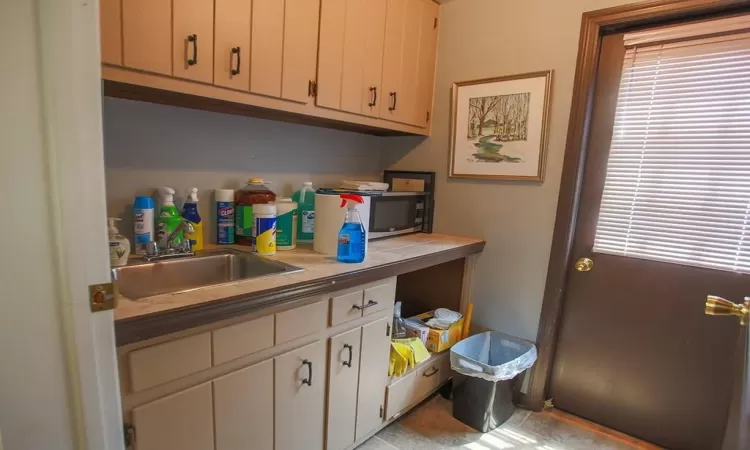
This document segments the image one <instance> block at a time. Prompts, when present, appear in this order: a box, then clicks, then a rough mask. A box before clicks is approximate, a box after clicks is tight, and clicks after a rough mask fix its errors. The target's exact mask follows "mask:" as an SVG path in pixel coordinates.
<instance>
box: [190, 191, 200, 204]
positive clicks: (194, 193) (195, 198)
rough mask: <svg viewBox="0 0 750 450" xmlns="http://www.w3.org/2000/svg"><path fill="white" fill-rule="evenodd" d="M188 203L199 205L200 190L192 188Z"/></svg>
mask: <svg viewBox="0 0 750 450" xmlns="http://www.w3.org/2000/svg"><path fill="white" fill-rule="evenodd" d="M188 201H190V202H193V203H198V188H191V189H190V194H188Z"/></svg>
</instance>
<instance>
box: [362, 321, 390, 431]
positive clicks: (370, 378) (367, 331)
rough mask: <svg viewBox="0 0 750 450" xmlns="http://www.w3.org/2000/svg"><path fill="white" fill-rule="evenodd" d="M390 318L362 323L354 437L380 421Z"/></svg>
mask: <svg viewBox="0 0 750 450" xmlns="http://www.w3.org/2000/svg"><path fill="white" fill-rule="evenodd" d="M390 320H391V319H390V317H384V318H382V319H379V320H376V321H375V322H372V323H370V324H368V325H365V326H364V327H362V351H361V356H360V365H359V394H358V398H357V433H356V438H357V439H360V438H362V437H364V436H365V435H367V434H368V433H369V432H371V431H372V430H374V429H375V428H377V427H378V426H380V425H381V424H382V423H383V419H384V407H385V389H386V386H387V385H388V362H389V355H390V348H391V337H390V336H389V331H390V330H389V328H390V326H389V322H390Z"/></svg>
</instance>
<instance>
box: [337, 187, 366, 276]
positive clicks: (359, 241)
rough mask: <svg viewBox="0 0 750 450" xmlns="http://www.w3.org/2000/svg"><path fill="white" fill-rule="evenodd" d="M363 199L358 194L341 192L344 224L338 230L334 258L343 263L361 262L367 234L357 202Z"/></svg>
mask: <svg viewBox="0 0 750 450" xmlns="http://www.w3.org/2000/svg"><path fill="white" fill-rule="evenodd" d="M364 202H365V201H364V200H363V199H362V197H361V196H359V195H354V194H341V207H342V208H344V207H346V215H345V216H344V226H342V227H341V231H339V244H338V251H337V253H336V260H337V261H339V262H343V263H361V262H362V261H364V260H365V252H366V251H367V234H366V233H365V226H364V225H363V224H362V218H361V217H360V216H359V212H358V211H357V209H356V208H357V203H360V204H361V203H364Z"/></svg>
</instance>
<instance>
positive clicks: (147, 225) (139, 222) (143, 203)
mask: <svg viewBox="0 0 750 450" xmlns="http://www.w3.org/2000/svg"><path fill="white" fill-rule="evenodd" d="M133 237H134V238H135V242H134V244H135V254H136V255H145V254H146V244H147V243H149V242H151V241H154V240H156V234H154V199H153V198H151V197H149V196H148V195H139V196H137V197H136V198H135V202H133Z"/></svg>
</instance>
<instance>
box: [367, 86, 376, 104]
mask: <svg viewBox="0 0 750 450" xmlns="http://www.w3.org/2000/svg"><path fill="white" fill-rule="evenodd" d="M370 92H372V102H371V103H368V104H367V106H369V107H373V106H375V105H377V104H378V88H377V87H374V86H373V87H371V88H370Z"/></svg>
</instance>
